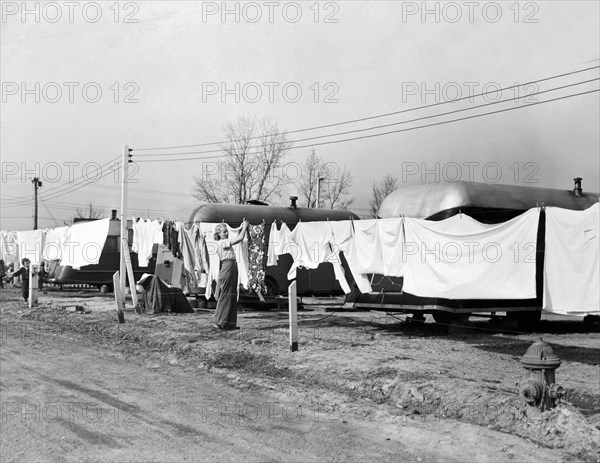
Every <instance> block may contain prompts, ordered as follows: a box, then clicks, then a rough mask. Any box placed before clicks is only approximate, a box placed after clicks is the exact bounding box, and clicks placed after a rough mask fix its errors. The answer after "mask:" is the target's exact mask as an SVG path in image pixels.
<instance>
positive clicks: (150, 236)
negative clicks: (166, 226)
mask: <svg viewBox="0 0 600 463" xmlns="http://www.w3.org/2000/svg"><path fill="white" fill-rule="evenodd" d="M132 229H133V241H132V244H131V250H132V251H133V252H136V253H137V255H138V264H139V266H140V267H147V266H148V260H149V259H150V258H151V257H152V247H153V245H154V244H155V243H158V244H160V243H162V241H163V232H162V224H161V223H160V222H159V221H158V220H146V219H143V218H140V219H139V220H138V221H136V219H135V217H134V218H133V225H132Z"/></svg>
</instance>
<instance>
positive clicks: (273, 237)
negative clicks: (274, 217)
mask: <svg viewBox="0 0 600 463" xmlns="http://www.w3.org/2000/svg"><path fill="white" fill-rule="evenodd" d="M290 234H291V231H290V229H289V227H288V226H287V225H286V224H285V222H282V223H281V228H279V230H278V229H277V224H276V221H274V222H273V223H272V224H271V231H270V233H269V248H268V251H267V265H268V266H274V265H277V262H278V258H279V256H281V255H282V254H287V253H288V252H289V244H290Z"/></svg>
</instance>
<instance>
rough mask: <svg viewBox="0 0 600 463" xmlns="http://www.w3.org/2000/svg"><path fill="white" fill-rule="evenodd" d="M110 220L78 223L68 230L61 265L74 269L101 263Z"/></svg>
mask: <svg viewBox="0 0 600 463" xmlns="http://www.w3.org/2000/svg"><path fill="white" fill-rule="evenodd" d="M109 222H110V219H102V220H92V221H89V222H78V223H76V224H73V225H71V226H70V227H69V229H68V230H67V237H66V239H65V242H64V243H63V247H62V250H61V251H62V252H61V256H62V259H61V261H60V265H63V266H66V265H70V266H71V267H73V268H80V267H85V266H86V265H95V264H97V263H98V262H99V261H100V256H101V254H102V249H103V248H104V244H105V243H106V237H107V236H108V227H109Z"/></svg>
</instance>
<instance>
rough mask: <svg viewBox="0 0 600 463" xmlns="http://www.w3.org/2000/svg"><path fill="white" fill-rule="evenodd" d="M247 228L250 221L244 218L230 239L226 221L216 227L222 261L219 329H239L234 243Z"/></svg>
mask: <svg viewBox="0 0 600 463" xmlns="http://www.w3.org/2000/svg"><path fill="white" fill-rule="evenodd" d="M247 229H248V221H247V220H246V219H244V221H243V222H242V229H241V231H240V233H239V234H238V235H237V236H236V237H235V238H231V239H230V238H229V231H228V230H227V225H226V224H225V223H220V224H219V225H217V226H216V228H215V233H214V239H215V241H217V244H218V247H217V254H218V255H219V260H220V261H221V268H220V270H219V281H218V282H217V307H216V310H215V323H214V325H213V326H214V327H215V328H216V329H219V330H235V329H239V328H238V327H237V297H238V269H237V263H236V255H235V251H234V250H233V245H235V244H237V243H239V242H241V241H242V240H243V239H244V236H245V235H246V230H247ZM240 257H241V256H240Z"/></svg>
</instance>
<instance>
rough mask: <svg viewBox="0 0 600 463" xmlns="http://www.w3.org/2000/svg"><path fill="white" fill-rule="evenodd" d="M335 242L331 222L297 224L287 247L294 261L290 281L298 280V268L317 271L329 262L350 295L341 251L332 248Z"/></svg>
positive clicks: (289, 274) (290, 271)
mask: <svg viewBox="0 0 600 463" xmlns="http://www.w3.org/2000/svg"><path fill="white" fill-rule="evenodd" d="M333 241H334V235H333V229H332V228H331V225H330V223H329V221H327V222H299V223H297V224H296V227H295V228H294V230H293V231H292V232H291V234H290V243H288V246H287V248H288V253H289V254H291V255H292V258H293V260H294V262H293V264H292V266H291V268H290V270H289V271H288V280H293V279H295V278H296V269H297V268H298V267H304V268H308V269H316V268H317V267H318V266H319V264H322V263H326V262H327V263H330V264H332V265H333V269H334V274H335V277H336V279H337V280H338V281H339V283H340V286H341V287H342V290H343V291H344V292H345V293H346V294H347V293H350V291H351V290H350V286H349V285H348V282H347V281H346V277H345V275H344V269H343V268H342V265H341V260H340V255H339V249H337V247H336V246H332V244H331V243H332V242H333Z"/></svg>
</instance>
